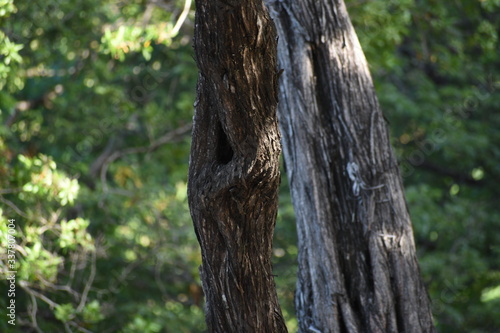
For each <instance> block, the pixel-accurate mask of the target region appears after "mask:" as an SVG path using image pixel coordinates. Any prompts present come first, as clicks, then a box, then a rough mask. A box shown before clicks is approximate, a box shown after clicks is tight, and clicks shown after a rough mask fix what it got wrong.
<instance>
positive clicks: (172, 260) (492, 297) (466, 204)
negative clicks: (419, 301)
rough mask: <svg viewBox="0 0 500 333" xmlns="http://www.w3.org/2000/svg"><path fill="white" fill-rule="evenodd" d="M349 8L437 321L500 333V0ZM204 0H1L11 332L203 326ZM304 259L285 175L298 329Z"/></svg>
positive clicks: (285, 241) (285, 253) (287, 284)
mask: <svg viewBox="0 0 500 333" xmlns="http://www.w3.org/2000/svg"><path fill="white" fill-rule="evenodd" d="M347 6H348V9H349V12H350V15H351V19H352V20H353V23H354V25H355V28H356V30H357V33H358V35H359V38H360V40H361V43H362V45H363V47H364V50H365V53H366V55H367V58H368V62H369V63H370V67H371V70H372V74H373V77H374V80H375V83H376V87H377V91H378V95H379V98H380V103H381V104H382V107H383V110H384V113H385V115H386V117H387V119H388V121H389V122H390V127H391V130H392V139H393V144H394V146H395V149H396V151H397V154H398V156H399V159H400V165H401V168H402V172H403V177H404V181H405V186H406V194H407V199H408V206H409V209H410V212H411V215H412V218H413V223H414V229H415V238H416V243H417V248H418V251H419V258H420V263H421V270H422V274H423V276H424V279H425V282H426V284H427V285H428V288H429V292H430V295H431V298H432V300H433V308H434V316H435V321H436V325H437V328H438V331H439V332H498V329H499V328H500V316H498V309H499V308H500V261H499V259H498V258H499V257H500V232H499V226H500V206H499V205H498V198H499V197H500V193H499V192H500V191H499V190H498V188H497V184H499V181H500V163H499V162H500V130H499V129H500V112H499V108H500V93H499V92H500V77H499V71H500V59H499V56H498V54H499V52H500V49H499V44H498V34H499V27H500V15H499V14H500V1H498V0H482V1H477V0H457V1H446V2H444V1H443V2H438V1H433V0H401V1H395V0H389V1H387V0H386V1H383V0H348V1H347ZM193 9H194V6H193V5H192V3H191V1H182V0H179V1H169V0H123V1H120V0H104V1H97V0H88V1H74V0H44V1H41V0H31V1H27V0H15V1H14V0H0V28H1V30H0V89H1V91H0V160H1V161H0V212H1V216H2V217H1V218H2V221H1V224H0V233H1V237H0V256H1V258H2V260H1V261H0V273H2V274H1V275H4V273H5V272H6V271H7V270H8V269H7V267H6V261H5V258H6V248H7V247H6V245H7V239H6V237H5V235H6V232H7V223H6V221H7V219H12V218H14V219H16V225H17V231H18V232H17V245H18V246H17V248H16V250H17V255H18V256H17V266H18V267H17V270H18V275H17V290H16V304H17V309H16V310H17V325H16V326H15V327H11V326H10V325H8V324H7V320H5V318H4V319H2V320H0V331H1V332H145V333H148V332H151V333H153V332H175V333H177V332H204V330H205V325H204V317H203V295H202V291H201V287H200V281H199V277H198V266H199V264H200V254H199V249H198V245H197V242H196V237H195V235H194V232H193V229H192V226H191V221H190V216H189V211H188V207H187V200H186V175H187V165H188V153H189V142H190V137H189V134H190V126H191V117H192V112H193V106H192V105H193V101H194V95H195V84H196V78H197V69H196V66H195V63H194V61H193V56H192V54H193V52H192V49H191V36H192V30H193V15H194V12H193ZM296 256H297V246H296V235H295V226H294V214H293V209H292V206H291V202H290V196H289V194H288V187H287V181H286V177H283V182H282V186H281V195H280V211H279V216H278V224H277V229H276V234H275V249H274V256H273V261H274V266H275V274H276V275H277V277H276V283H277V287H278V293H279V297H280V301H281V303H282V305H283V311H284V314H285V316H286V320H287V325H288V327H289V329H290V331H291V332H294V331H296V320H295V317H294V310H293V292H294V288H295V270H296ZM0 289H1V290H2V291H1V293H2V294H5V295H6V293H7V290H8V286H7V283H6V281H5V280H4V279H0ZM7 301H8V299H7V297H3V296H2V297H0V308H2V309H5V307H6V305H7ZM2 313H3V311H2Z"/></svg>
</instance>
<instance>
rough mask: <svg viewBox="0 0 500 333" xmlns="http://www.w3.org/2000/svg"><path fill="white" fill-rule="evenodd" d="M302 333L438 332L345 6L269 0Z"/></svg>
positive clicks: (307, 0)
mask: <svg viewBox="0 0 500 333" xmlns="http://www.w3.org/2000/svg"><path fill="white" fill-rule="evenodd" d="M268 5H269V7H270V8H271V16H272V17H273V19H274V21H275V23H276V26H277V30H278V35H279V38H280V39H279V44H278V58H279V62H280V67H282V68H284V69H285V72H284V74H283V79H282V81H281V82H280V94H281V95H280V105H279V107H278V115H279V120H280V128H281V132H282V135H283V140H282V142H283V147H284V148H283V149H284V156H285V162H286V166H287V174H288V178H289V182H290V187H291V192H292V199H293V204H294V208H295V213H296V217H297V229H298V238H299V249H300V250H299V271H298V282H297V291H296V300H295V303H296V310H297V316H298V319H299V326H300V332H322V333H326V332H350V333H361V332H384V333H387V332H394V333H402V332H405V333H410V332H433V331H434V329H433V323H432V316H431V310H430V304H429V299H428V296H427V293H426V290H425V288H424V285H423V283H422V280H421V278H420V274H419V267H418V263H417V257H416V253H415V245H414V240H413V231H412V227H411V221H410V217H409V214H408V210H407V206H406V202H405V197H404V192H403V187H402V180H401V177H400V173H399V169H398V164H397V160H396V158H395V156H394V153H393V151H392V148H391V146H390V141H389V136H388V129H387V125H386V123H385V121H384V118H383V116H382V113H381V111H380V107H379V104H378V101H377V98H376V95H375V90H374V87H373V83H372V79H371V76H370V73H369V70H368V66H367V64H366V60H365V58H364V55H363V52H362V50H361V47H360V45H359V42H358V39H357V37H356V34H355V32H354V30H353V27H352V25H351V22H350V20H349V17H348V14H347V11H346V8H345V5H344V3H343V1H341V0H340V1H339V0H330V1H324V0H323V1H313V0H300V1H291V0H280V1H275V0H269V1H268Z"/></svg>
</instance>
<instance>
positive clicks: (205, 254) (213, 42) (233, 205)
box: [188, 0, 286, 333]
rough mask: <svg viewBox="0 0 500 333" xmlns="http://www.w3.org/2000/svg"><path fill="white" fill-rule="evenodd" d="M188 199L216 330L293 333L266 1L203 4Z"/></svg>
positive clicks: (272, 37)
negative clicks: (281, 246) (278, 256)
mask: <svg viewBox="0 0 500 333" xmlns="http://www.w3.org/2000/svg"><path fill="white" fill-rule="evenodd" d="M194 48H195V54H196V62H197V64H198V67H199V79H198V87H197V101H196V103H195V115H194V127H193V141H192V148H191V157H190V165H189V183H188V198H189V206H190V210H191V216H192V218H193V223H194V227H195V231H196V235H197V237H198V241H199V243H200V246H201V251H202V266H201V267H200V273H201V280H202V283H203V290H204V292H205V298H206V321H207V326H208V331H209V332H218V333H233V332H234V333H244V332H248V333H255V332H263V333H265V332H269V333H271V332H273V333H274V332H286V327H285V324H284V320H283V317H282V314H281V310H280V307H279V304H278V299H277V296H276V290H275V285H274V279H273V275H272V267H271V251H272V239H273V231H274V226H275V222H276V212H277V207H278V206H277V203H278V185H279V181H280V173H279V155H280V152H281V146H280V136H279V132H278V125H277V119H276V105H277V94H278V83H277V80H278V74H277V65H276V31H275V28H274V25H273V24H272V21H271V20H270V18H269V15H268V12H267V9H266V8H265V6H264V5H263V2H262V0H228V1H216V0H197V1H196V21H195V38H194Z"/></svg>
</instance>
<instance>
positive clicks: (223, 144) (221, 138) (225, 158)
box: [216, 123, 234, 164]
mask: <svg viewBox="0 0 500 333" xmlns="http://www.w3.org/2000/svg"><path fill="white" fill-rule="evenodd" d="M233 155H234V152H233V148H231V145H230V144H229V139H228V137H227V135H226V132H224V129H223V128H222V125H221V123H218V125H217V148H216V158H217V162H218V163H220V164H228V163H229V161H231V159H232V158H233Z"/></svg>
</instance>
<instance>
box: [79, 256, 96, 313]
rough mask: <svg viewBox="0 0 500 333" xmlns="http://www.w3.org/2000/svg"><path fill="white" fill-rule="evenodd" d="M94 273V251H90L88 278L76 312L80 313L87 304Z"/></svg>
mask: <svg viewBox="0 0 500 333" xmlns="http://www.w3.org/2000/svg"><path fill="white" fill-rule="evenodd" d="M95 271H96V251H95V250H94V251H92V264H91V266H90V276H89V278H88V280H87V284H85V288H84V289H83V293H82V299H81V300H80V304H78V307H77V308H76V312H81V311H82V310H83V307H84V306H85V303H86V302H87V296H88V294H89V291H90V287H91V286H92V283H93V282H94V278H95Z"/></svg>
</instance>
